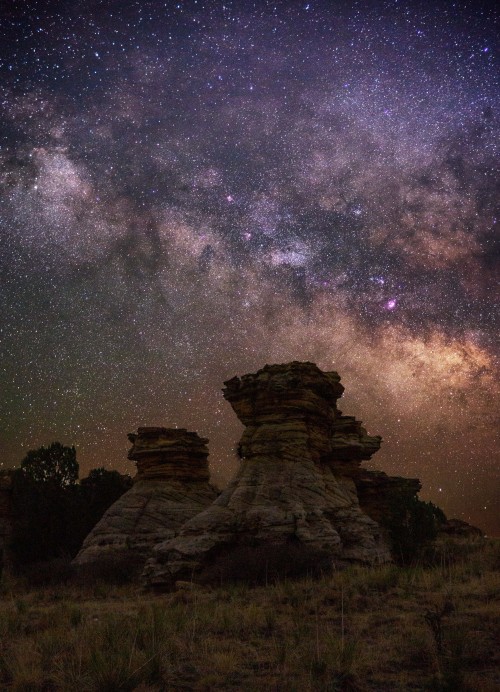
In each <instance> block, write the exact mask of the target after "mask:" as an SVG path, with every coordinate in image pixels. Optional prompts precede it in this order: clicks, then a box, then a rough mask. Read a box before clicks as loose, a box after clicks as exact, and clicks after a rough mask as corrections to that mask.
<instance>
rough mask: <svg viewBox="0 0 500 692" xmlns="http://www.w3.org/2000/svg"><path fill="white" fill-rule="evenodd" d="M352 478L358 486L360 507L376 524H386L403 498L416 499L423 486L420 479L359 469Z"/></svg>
mask: <svg viewBox="0 0 500 692" xmlns="http://www.w3.org/2000/svg"><path fill="white" fill-rule="evenodd" d="M352 478H353V480H354V484H355V486H356V490H357V493H358V498H359V505H360V507H361V509H362V510H363V512H365V513H366V514H368V516H369V517H371V518H372V519H374V520H375V521H376V522H379V523H381V524H384V523H385V522H384V520H387V518H388V517H390V516H391V515H392V513H393V511H394V505H395V503H399V502H400V501H401V499H402V498H407V499H408V500H409V499H411V498H415V497H416V496H417V495H418V492H419V490H420V489H421V487H422V484H421V483H420V481H419V480H418V478H401V477H400V476H388V475H387V474H386V473H384V472H383V471H371V470H368V469H357V470H356V471H355V472H354V473H353V474H352Z"/></svg>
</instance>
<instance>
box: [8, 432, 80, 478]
mask: <svg viewBox="0 0 500 692" xmlns="http://www.w3.org/2000/svg"><path fill="white" fill-rule="evenodd" d="M21 469H22V470H23V472H24V475H25V476H26V478H27V479H29V480H31V481H33V482H34V483H53V484H55V485H57V486H59V487H60V488H64V487H66V486H69V485H74V484H75V483H76V481H77V480H78V462H77V461H76V450H75V448H74V447H65V446H64V445H62V444H61V443H60V442H53V443H52V444H51V445H49V446H48V447H40V448H39V449H34V450H30V451H29V452H28V453H27V454H26V456H25V457H24V459H23V460H22V462H21Z"/></svg>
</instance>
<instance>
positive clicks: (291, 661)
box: [0, 540, 500, 692]
mask: <svg viewBox="0 0 500 692" xmlns="http://www.w3.org/2000/svg"><path fill="white" fill-rule="evenodd" d="M188 587H189V585H186V587H185V588H182V589H180V590H178V591H176V592H174V593H170V594H166V595H151V594H148V593H143V592H141V591H140V590H139V589H137V588H136V587H134V586H130V585H128V586H127V585H115V586H111V585H109V584H103V583H94V584H88V585H85V584H84V585H79V586H76V585H74V584H73V585H71V584H63V585H59V586H46V587H37V588H34V589H33V588H32V589H30V588H28V587H27V586H26V585H25V584H24V585H23V583H22V582H21V581H16V580H12V579H10V580H9V578H4V580H3V582H2V585H1V589H2V596H1V601H0V688H1V689H2V690H4V689H5V690H16V691H18V692H21V691H23V692H28V691H29V692H37V691H52V690H68V692H69V691H71V692H74V691H75V690H78V691H79V692H80V691H81V692H85V691H87V690H88V691H89V692H90V691H95V692H117V691H119V690H124V691H125V692H127V691H132V690H135V691H136V692H160V691H161V690H199V691H202V690H206V691H208V690H231V691H233V690H286V691H287V692H288V691H290V692H292V691H293V690H297V691H300V692H303V691H308V690H311V691H312V690H318V691H319V690H325V691H327V690H329V691H332V692H333V691H337V690H338V691H341V690H346V691H347V690H352V691H357V692H362V691H363V690H366V691H368V690H381V691H382V690H383V691H385V690H388V689H390V690H401V691H403V690H436V691H438V692H460V691H464V692H493V690H497V689H499V688H500V672H499V670H500V647H499V641H498V631H499V621H500V618H499V615H500V542H499V541H495V540H490V541H488V542H485V543H477V544H475V545H474V546H472V547H471V546H468V547H467V549H466V550H464V551H462V552H459V553H457V554H456V555H454V558H453V560H452V559H446V560H443V559H439V560H436V561H435V564H434V566H422V565H416V566H413V567H407V568H398V567H394V566H386V567H380V568H376V569H366V568H361V567H352V568H350V569H348V570H345V571H343V572H339V573H337V574H333V575H330V576H325V577H323V578H319V579H309V578H305V579H300V580H295V581H292V580H286V581H281V582H278V583H276V584H273V585H270V586H266V587H249V586H246V585H245V584H241V583H239V584H227V585H225V586H219V587H217V588H213V589H208V588H207V589H205V588H188Z"/></svg>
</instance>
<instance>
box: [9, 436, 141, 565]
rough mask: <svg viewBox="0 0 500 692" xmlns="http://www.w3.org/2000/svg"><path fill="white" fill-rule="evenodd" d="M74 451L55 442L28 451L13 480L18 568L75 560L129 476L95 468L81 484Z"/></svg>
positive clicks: (128, 482)
mask: <svg viewBox="0 0 500 692" xmlns="http://www.w3.org/2000/svg"><path fill="white" fill-rule="evenodd" d="M78 470H79V469H78V462H77V461H76V450H75V448H74V447H65V446H64V445H62V444H61V443H59V442H53V443H52V444H51V445H49V446H48V447H40V448H39V449H35V450H31V451H29V452H28V453H27V454H26V456H25V458H24V459H23V461H22V462H21V468H20V469H17V471H15V472H14V474H13V478H12V545H11V548H12V554H13V557H14V560H15V562H16V563H17V565H18V566H20V567H22V566H23V565H29V564H31V563H34V562H42V561H46V560H52V559H53V558H60V557H67V558H71V557H74V556H75V555H76V553H77V552H78V550H79V548H80V546H81V544H82V542H83V540H84V539H85V537H86V536H87V534H88V533H89V532H90V530H91V529H92V528H93V527H94V525H95V524H96V523H97V522H98V521H99V519H100V518H101V517H102V515H103V514H104V512H105V511H106V510H107V509H108V507H109V506H110V505H111V504H113V502H116V500H117V499H118V498H119V497H120V496H121V495H122V494H123V493H124V492H126V491H127V490H128V489H129V488H130V487H131V485H132V479H131V478H130V476H122V475H121V474H119V473H118V472H117V471H107V470H106V469H104V468H100V469H93V470H92V471H91V472H90V473H89V475H88V477H87V478H84V479H82V481H81V482H80V483H77V481H78Z"/></svg>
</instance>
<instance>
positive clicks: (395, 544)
mask: <svg viewBox="0 0 500 692" xmlns="http://www.w3.org/2000/svg"><path fill="white" fill-rule="evenodd" d="M445 521H446V516H445V514H444V512H443V510H442V509H440V508H439V507H437V506H436V505H434V504H433V503H432V502H424V501H423V500H420V499H419V498H418V497H416V496H415V495H413V494H411V493H410V494H408V493H401V495H400V496H398V497H397V498H394V499H393V501H392V503H391V507H390V511H389V512H388V514H387V515H386V517H385V519H384V520H383V522H382V523H383V524H384V526H385V527H386V529H387V530H388V532H389V537H390V540H391V543H392V552H393V556H394V558H395V559H396V560H397V561H399V562H401V563H403V564H408V563H410V562H412V560H415V559H416V558H418V557H419V556H420V554H421V552H422V550H423V548H425V546H427V545H429V543H431V542H432V541H433V540H434V539H435V538H436V536H437V532H438V529H439V526H440V525H441V524H443V523H444V522H445Z"/></svg>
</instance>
